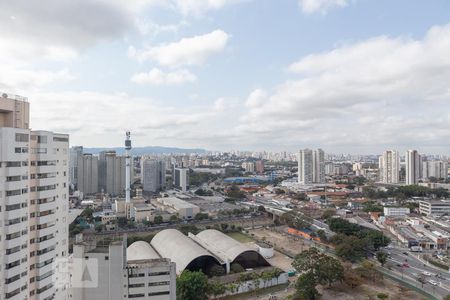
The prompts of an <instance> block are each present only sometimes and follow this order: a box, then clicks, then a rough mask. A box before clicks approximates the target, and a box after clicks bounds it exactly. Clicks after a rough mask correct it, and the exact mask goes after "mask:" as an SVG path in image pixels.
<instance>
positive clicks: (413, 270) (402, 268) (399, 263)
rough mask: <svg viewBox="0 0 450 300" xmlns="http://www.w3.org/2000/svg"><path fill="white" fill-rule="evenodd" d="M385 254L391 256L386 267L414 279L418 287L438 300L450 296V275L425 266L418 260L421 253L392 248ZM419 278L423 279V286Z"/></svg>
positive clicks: (441, 270)
mask: <svg viewBox="0 0 450 300" xmlns="http://www.w3.org/2000/svg"><path fill="white" fill-rule="evenodd" d="M385 252H387V253H388V254H389V258H388V262H387V263H386V264H385V267H391V270H392V271H394V272H397V273H398V274H401V276H402V277H404V278H407V279H412V280H413V281H414V282H415V283H416V284H415V285H416V287H418V288H421V289H423V290H425V291H427V292H428V293H430V294H432V295H434V296H436V297H438V298H443V297H445V296H447V295H449V294H450V273H449V272H448V271H445V270H443V269H440V268H437V267H434V266H429V265H426V264H424V262H422V261H421V260H419V259H418V255H419V253H416V252H410V251H409V249H404V248H392V249H386V250H385ZM405 253H407V254H405ZM424 272H426V273H424ZM425 274H426V275H425ZM436 275H438V276H436ZM419 278H422V279H423V281H424V283H423V284H422V283H421V282H420V281H419ZM430 281H433V282H435V283H436V285H433V284H431V283H430Z"/></svg>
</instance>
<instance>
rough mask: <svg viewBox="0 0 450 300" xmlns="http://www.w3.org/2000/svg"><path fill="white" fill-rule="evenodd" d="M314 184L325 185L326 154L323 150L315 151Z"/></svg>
mask: <svg viewBox="0 0 450 300" xmlns="http://www.w3.org/2000/svg"><path fill="white" fill-rule="evenodd" d="M313 182H314V183H325V152H324V151H323V150H322V149H317V150H314V151H313Z"/></svg>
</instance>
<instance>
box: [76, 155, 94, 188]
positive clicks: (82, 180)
mask: <svg viewBox="0 0 450 300" xmlns="http://www.w3.org/2000/svg"><path fill="white" fill-rule="evenodd" d="M76 166H77V167H76V169H77V182H78V184H77V186H76V189H77V190H78V191H80V192H82V193H83V194H84V195H89V194H95V193H98V192H99V190H98V157H97V156H93V155H92V154H89V153H85V154H82V155H78V159H77V163H76Z"/></svg>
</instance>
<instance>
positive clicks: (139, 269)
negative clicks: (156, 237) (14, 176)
mask: <svg viewBox="0 0 450 300" xmlns="http://www.w3.org/2000/svg"><path fill="white" fill-rule="evenodd" d="M180 250H182V249H180ZM73 258H74V263H78V266H80V265H83V264H84V265H85V268H84V269H83V268H82V267H78V266H75V268H74V271H73V274H72V276H71V286H72V288H71V289H70V294H71V295H70V299H72V300H96V299H98V300H103V299H108V300H122V299H132V298H137V299H155V300H156V299H158V300H175V299H176V266H175V263H174V262H171V260H170V259H168V258H162V257H161V256H160V255H159V254H158V252H157V251H156V250H155V249H154V248H153V247H152V246H151V245H150V244H149V243H147V242H144V241H137V242H134V243H133V244H131V245H130V246H129V247H128V248H126V238H125V239H124V240H123V241H113V242H111V243H110V244H109V245H104V244H101V245H86V243H76V244H75V245H74V247H73ZM86 269H87V270H88V271H90V275H91V276H90V277H88V279H86V276H85V275H84V273H83V272H84V271H85V270H86Z"/></svg>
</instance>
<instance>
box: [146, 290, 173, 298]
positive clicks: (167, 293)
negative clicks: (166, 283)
mask: <svg viewBox="0 0 450 300" xmlns="http://www.w3.org/2000/svg"><path fill="white" fill-rule="evenodd" d="M169 294H170V292H169V291H165V292H155V293H148V296H149V297H152V296H162V295H169Z"/></svg>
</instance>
